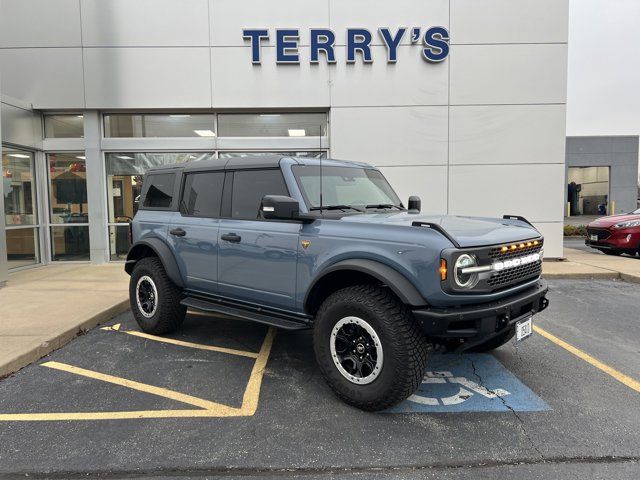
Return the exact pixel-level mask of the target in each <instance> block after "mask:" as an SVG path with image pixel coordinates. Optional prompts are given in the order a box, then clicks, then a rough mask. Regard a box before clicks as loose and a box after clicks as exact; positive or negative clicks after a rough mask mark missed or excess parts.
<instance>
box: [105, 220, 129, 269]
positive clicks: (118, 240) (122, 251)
mask: <svg viewBox="0 0 640 480" xmlns="http://www.w3.org/2000/svg"><path fill="white" fill-rule="evenodd" d="M130 246H131V233H130V230H129V225H110V226H109V255H110V259H111V261H119V260H126V259H127V253H128V252H129V247H130Z"/></svg>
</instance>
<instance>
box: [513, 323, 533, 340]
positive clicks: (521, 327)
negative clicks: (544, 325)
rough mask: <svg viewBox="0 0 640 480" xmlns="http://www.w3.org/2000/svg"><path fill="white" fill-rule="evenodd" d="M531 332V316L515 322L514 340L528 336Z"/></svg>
mask: <svg viewBox="0 0 640 480" xmlns="http://www.w3.org/2000/svg"><path fill="white" fill-rule="evenodd" d="M532 333H533V317H529V318H527V319H525V320H520V321H519V322H518V323H516V342H521V341H522V340H524V339H526V338H529V337H530V336H531V334H532Z"/></svg>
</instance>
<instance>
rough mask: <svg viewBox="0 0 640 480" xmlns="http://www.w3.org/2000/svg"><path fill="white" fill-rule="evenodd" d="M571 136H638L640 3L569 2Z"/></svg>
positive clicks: (629, 0) (636, 0)
mask: <svg viewBox="0 0 640 480" xmlns="http://www.w3.org/2000/svg"><path fill="white" fill-rule="evenodd" d="M569 16H570V18H569V72H568V75H569V77H568V92H567V135H569V136H573V135H640V0H571V3H570V14H569Z"/></svg>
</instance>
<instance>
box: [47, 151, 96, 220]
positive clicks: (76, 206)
mask: <svg viewBox="0 0 640 480" xmlns="http://www.w3.org/2000/svg"><path fill="white" fill-rule="evenodd" d="M47 160H48V162H49V163H48V164H49V194H50V198H51V223H88V222H89V212H88V208H87V169H86V164H85V157H84V154H82V153H50V154H48V155H47Z"/></svg>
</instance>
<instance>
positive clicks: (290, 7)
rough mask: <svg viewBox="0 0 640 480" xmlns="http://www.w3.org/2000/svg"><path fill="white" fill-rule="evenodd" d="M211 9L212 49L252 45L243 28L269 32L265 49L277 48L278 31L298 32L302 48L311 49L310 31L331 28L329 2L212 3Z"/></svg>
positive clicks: (217, 0)
mask: <svg viewBox="0 0 640 480" xmlns="http://www.w3.org/2000/svg"><path fill="white" fill-rule="evenodd" d="M209 5H210V15H211V22H210V24H211V45H213V46H245V45H249V42H248V40H244V39H243V38H242V29H243V28H267V29H268V30H269V36H270V38H269V40H268V41H267V40H263V44H264V45H275V29H276V28H299V29H300V44H301V45H309V28H311V27H318V28H327V27H328V26H329V5H328V2H327V0H321V1H320V0H270V1H264V0H209ZM307 61H308V59H307Z"/></svg>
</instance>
